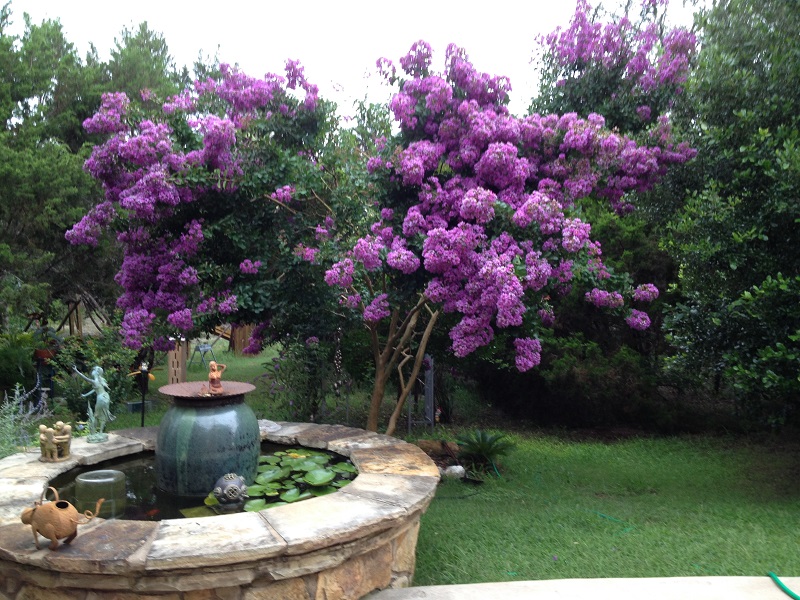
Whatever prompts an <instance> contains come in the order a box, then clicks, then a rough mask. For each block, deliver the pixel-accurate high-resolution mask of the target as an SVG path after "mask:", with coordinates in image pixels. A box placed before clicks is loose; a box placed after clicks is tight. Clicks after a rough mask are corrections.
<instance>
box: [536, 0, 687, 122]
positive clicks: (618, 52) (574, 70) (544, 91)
mask: <svg viewBox="0 0 800 600" xmlns="http://www.w3.org/2000/svg"><path fill="white" fill-rule="evenodd" d="M668 4H669V0H642V1H641V2H639V3H638V5H634V4H633V3H632V2H628V3H627V4H626V5H625V7H624V9H625V12H624V14H623V15H621V16H613V15H608V14H606V13H605V11H604V10H603V7H602V5H599V6H596V7H593V6H592V5H591V4H590V3H589V2H588V0H578V2H577V4H576V7H575V13H574V14H573V16H572V19H571V21H570V24H569V26H568V27H566V28H562V27H559V28H556V29H555V30H554V31H553V32H551V33H549V34H547V35H545V36H542V37H540V38H539V40H538V42H539V48H540V59H539V63H540V70H541V78H540V86H539V94H538V96H537V97H536V98H535V99H534V100H533V102H532V103H531V111H532V112H533V111H535V112H540V113H549V112H557V113H564V112H576V113H578V114H579V115H582V116H587V115H588V114H590V113H593V112H594V113H599V114H602V115H603V116H604V117H605V119H606V126H607V127H609V128H610V129H618V130H619V131H623V132H626V133H628V134H629V135H632V134H637V133H640V132H643V131H645V130H647V129H650V128H652V127H653V125H655V124H657V123H658V122H659V119H662V120H663V119H665V115H666V113H667V112H668V111H669V110H670V109H671V108H672V106H673V104H674V102H675V99H676V97H677V96H678V95H680V94H681V93H682V92H683V88H684V86H685V82H686V79H687V77H688V75H689V69H690V66H691V64H692V61H693V59H694V57H695V55H696V52H697V39H696V36H695V34H694V32H693V31H691V30H689V29H688V28H686V27H670V26H669V25H668V24H667V22H666V15H667V8H668ZM634 8H635V9H638V14H631V13H632V11H633V10H634Z"/></svg>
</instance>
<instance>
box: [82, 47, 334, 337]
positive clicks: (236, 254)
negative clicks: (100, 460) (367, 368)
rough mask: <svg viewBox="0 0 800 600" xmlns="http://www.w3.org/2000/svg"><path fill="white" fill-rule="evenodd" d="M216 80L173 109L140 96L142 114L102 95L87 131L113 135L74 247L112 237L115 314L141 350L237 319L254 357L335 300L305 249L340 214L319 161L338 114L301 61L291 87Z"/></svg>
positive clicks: (94, 159) (91, 165)
mask: <svg viewBox="0 0 800 600" xmlns="http://www.w3.org/2000/svg"><path fill="white" fill-rule="evenodd" d="M211 73H212V75H210V76H208V77H207V78H205V79H203V80H199V81H197V82H195V83H194V84H193V85H192V86H190V87H188V88H186V89H185V90H184V91H183V92H181V93H180V94H178V95H176V96H172V97H168V98H167V99H166V101H163V100H160V99H158V98H157V97H156V96H155V94H154V92H152V91H150V90H144V91H143V92H142V97H143V100H144V103H143V104H142V105H141V106H142V107H141V108H135V107H134V105H133V104H132V103H131V101H130V99H129V98H128V97H127V96H126V95H125V94H124V93H111V94H106V95H104V97H103V102H102V106H101V107H100V110H99V111H98V112H97V113H96V114H95V115H94V116H93V117H91V118H90V119H88V120H87V121H86V122H85V126H86V128H87V130H89V131H90V132H93V133H97V134H103V135H104V136H105V137H106V140H105V141H104V142H103V143H102V144H99V145H98V146H96V147H95V148H94V150H93V152H92V155H91V157H90V158H89V159H88V161H87V162H86V166H85V168H86V170H87V171H88V172H89V173H90V174H91V175H92V176H93V177H95V178H96V179H97V180H98V181H100V182H101V183H102V187H103V191H104V198H103V199H102V201H101V202H99V203H98V204H97V205H96V206H95V207H94V208H93V209H92V210H91V211H90V212H89V213H88V214H86V215H85V216H84V218H83V219H82V220H81V221H80V222H79V223H77V224H76V225H75V226H74V227H73V228H72V229H71V230H70V231H69V232H68V233H67V237H68V239H69V240H70V241H71V242H72V243H76V244H89V245H94V244H96V243H97V241H98V239H100V237H101V236H102V235H103V234H104V232H106V231H111V232H113V233H115V234H116V239H117V241H118V243H119V244H120V246H121V247H122V252H123V261H122V265H121V267H120V269H119V272H118V274H117V276H116V281H117V283H118V284H119V285H120V286H121V288H122V293H121V295H120V297H119V299H118V302H117V304H118V306H119V308H121V309H122V310H123V311H124V317H123V320H122V333H123V335H124V338H125V343H126V344H127V345H129V346H132V347H135V348H138V347H142V345H149V344H152V345H153V346H154V347H155V348H156V349H166V348H170V347H171V346H172V344H173V343H174V342H172V341H170V339H171V338H174V337H177V336H183V335H191V334H192V333H194V332H197V331H198V330H201V329H207V328H210V327H211V326H213V325H215V324H218V323H220V322H224V321H231V320H233V321H235V322H242V323H256V324H257V327H256V330H255V332H254V337H253V339H252V340H251V346H252V347H251V348H250V350H253V351H257V350H258V349H260V347H261V344H262V343H263V341H264V340H265V338H266V337H268V336H269V335H270V333H269V331H270V326H272V328H273V330H280V331H281V332H288V331H292V328H293V327H297V326H300V325H302V326H305V327H307V328H310V329H313V330H314V331H315V333H317V332H319V328H317V329H314V328H313V324H314V323H313V322H314V319H315V318H316V319H317V320H318V321H320V323H321V325H320V327H321V326H322V324H324V323H323V321H324V320H325V315H326V313H325V311H324V310H322V309H321V308H320V307H321V306H324V305H325V302H326V297H327V296H328V295H330V291H329V290H328V288H327V287H326V286H325V285H324V283H322V274H321V272H320V273H318V274H317V275H316V276H315V275H314V272H315V270H319V269H320V267H318V266H317V267H315V266H314V265H313V264H309V263H308V262H306V261H303V260H302V258H313V256H312V255H313V252H311V253H310V252H309V251H307V248H306V245H304V244H303V243H302V242H303V240H308V239H310V240H314V236H315V235H318V232H317V231H316V226H317V225H320V224H324V222H325V219H326V217H327V218H328V219H329V220H330V213H331V212H332V208H331V206H330V205H329V203H328V202H326V197H327V193H326V190H327V189H329V188H330V181H328V180H326V177H327V175H326V172H325V169H324V168H323V165H322V164H321V163H320V162H319V160H320V159H321V154H322V152H321V151H320V148H321V145H322V143H323V142H324V141H325V139H326V135H328V134H329V133H330V131H331V129H332V127H333V121H332V117H331V115H332V107H331V106H330V105H329V104H327V103H324V102H322V101H321V100H319V99H318V97H317V88H316V86H314V85H312V84H311V83H309V82H308V81H307V80H306V78H305V76H304V73H303V68H302V66H300V64H299V63H298V62H296V61H288V62H287V64H286V76H285V77H282V76H278V75H274V74H268V75H266V76H265V77H264V78H263V79H255V78H252V77H249V76H247V75H245V74H244V73H242V72H240V71H239V70H238V69H237V68H234V67H230V66H228V65H220V66H219V68H218V69H212V70H211ZM321 227H323V226H322V225H321ZM323 228H324V227H323Z"/></svg>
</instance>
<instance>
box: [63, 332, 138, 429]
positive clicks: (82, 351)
mask: <svg viewBox="0 0 800 600" xmlns="http://www.w3.org/2000/svg"><path fill="white" fill-rule="evenodd" d="M135 361H136V351H135V350H131V349H130V348H127V347H125V346H123V345H122V338H121V336H120V335H119V330H118V329H117V328H114V327H108V328H104V329H103V330H102V331H101V332H100V335H99V336H97V337H88V336H87V337H84V338H81V337H77V336H72V337H68V338H67V339H66V340H65V341H64V344H63V346H62V347H61V349H60V350H59V352H58V354H56V356H55V358H53V359H52V360H51V364H52V365H53V367H54V369H55V375H54V377H53V379H54V381H55V386H56V387H55V394H54V395H55V396H57V397H59V398H63V399H64V401H65V402H66V405H67V407H68V408H69V410H70V411H71V412H72V413H73V414H74V415H76V416H77V417H84V416H85V415H86V414H87V398H84V397H81V395H82V394H83V393H85V392H87V391H88V390H89V389H90V386H89V384H88V383H87V382H86V381H84V380H83V379H81V378H80V377H78V376H77V375H75V373H74V371H73V366H74V367H76V368H77V369H78V370H79V371H80V372H81V373H84V374H87V375H88V373H89V372H90V371H91V369H92V367H94V366H95V365H100V366H101V367H103V370H104V371H105V378H106V380H107V381H108V385H109V388H110V392H109V395H110V397H111V408H112V413H113V412H114V409H115V407H118V406H119V405H120V404H124V403H125V402H128V401H131V400H135V399H136V396H137V394H136V389H135V381H134V378H133V377H129V376H128V373H130V372H131V370H132V367H133V366H134V365H135ZM136 366H137V367H138V365H136Z"/></svg>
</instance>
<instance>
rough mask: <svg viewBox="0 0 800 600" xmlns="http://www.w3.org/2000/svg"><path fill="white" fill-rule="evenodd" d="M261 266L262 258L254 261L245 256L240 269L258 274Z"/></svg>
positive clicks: (243, 271) (247, 272)
mask: <svg viewBox="0 0 800 600" xmlns="http://www.w3.org/2000/svg"><path fill="white" fill-rule="evenodd" d="M259 267H261V261H260V260H256V261H252V260H250V259H249V258H245V259H244V260H243V261H242V262H241V263H240V264H239V270H240V271H241V272H242V273H245V274H247V275H256V274H258V269H259Z"/></svg>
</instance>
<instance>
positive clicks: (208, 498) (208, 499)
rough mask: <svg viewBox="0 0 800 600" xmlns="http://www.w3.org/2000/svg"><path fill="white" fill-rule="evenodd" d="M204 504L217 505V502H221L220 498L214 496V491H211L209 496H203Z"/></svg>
mask: <svg viewBox="0 0 800 600" xmlns="http://www.w3.org/2000/svg"><path fill="white" fill-rule="evenodd" d="M203 504H205V505H206V506H216V505H217V504H219V500H217V497H216V496H214V493H213V492H211V493H209V494H208V496H206V497H205V498H203Z"/></svg>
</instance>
